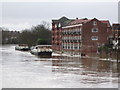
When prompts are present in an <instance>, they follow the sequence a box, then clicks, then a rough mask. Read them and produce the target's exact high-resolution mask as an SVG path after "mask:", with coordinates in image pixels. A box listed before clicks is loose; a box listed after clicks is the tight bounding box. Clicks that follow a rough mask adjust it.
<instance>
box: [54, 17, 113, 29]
mask: <svg viewBox="0 0 120 90" xmlns="http://www.w3.org/2000/svg"><path fill="white" fill-rule="evenodd" d="M94 19H96V18H94ZM94 19H87V18H83V19H78V18H77V19H68V18H67V17H65V16H63V17H61V18H60V19H53V20H52V23H56V24H59V23H60V24H61V26H62V27H64V26H69V25H76V24H85V23H87V22H89V21H91V20H94ZM96 20H97V19H96ZM98 21H100V22H101V23H104V24H107V26H108V27H111V25H110V23H109V20H98Z"/></svg>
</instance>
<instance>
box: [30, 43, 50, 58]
mask: <svg viewBox="0 0 120 90" xmlns="http://www.w3.org/2000/svg"><path fill="white" fill-rule="evenodd" d="M30 53H31V54H34V55H37V56H40V57H51V56H52V46H51V45H37V46H34V47H31V50H30Z"/></svg>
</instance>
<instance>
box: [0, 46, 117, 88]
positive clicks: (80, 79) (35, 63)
mask: <svg viewBox="0 0 120 90" xmlns="http://www.w3.org/2000/svg"><path fill="white" fill-rule="evenodd" d="M0 52H1V53H2V59H0V62H1V63H0V66H2V87H3V88H118V68H117V66H118V65H117V62H111V61H110V60H107V61H106V60H98V59H81V58H79V57H65V56H53V57H52V58H39V57H37V56H35V55H32V54H31V53H30V52H22V51H16V50H15V45H3V46H2V47H0Z"/></svg>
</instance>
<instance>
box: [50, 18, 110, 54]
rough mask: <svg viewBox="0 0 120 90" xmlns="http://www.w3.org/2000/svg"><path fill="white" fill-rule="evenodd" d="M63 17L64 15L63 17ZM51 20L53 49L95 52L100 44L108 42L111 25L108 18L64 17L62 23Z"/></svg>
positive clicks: (77, 52)
mask: <svg viewBox="0 0 120 90" xmlns="http://www.w3.org/2000/svg"><path fill="white" fill-rule="evenodd" d="M64 18H65V17H64ZM56 21H57V22H55V20H53V22H52V32H53V35H52V44H53V50H61V51H65V52H69V53H73V52H74V53H76V54H79V53H81V52H82V53H91V52H95V53H96V52H97V50H98V47H99V46H100V45H104V44H106V43H107V42H108V38H109V36H110V35H111V25H110V23H109V21H108V20H98V19H96V18H94V19H87V18H84V19H78V18H77V19H66V20H65V21H63V22H64V25H62V24H63V23H62V22H59V21H60V19H59V20H56Z"/></svg>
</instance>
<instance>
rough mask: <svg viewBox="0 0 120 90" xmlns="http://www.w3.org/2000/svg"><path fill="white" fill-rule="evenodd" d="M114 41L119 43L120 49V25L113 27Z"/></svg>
mask: <svg viewBox="0 0 120 90" xmlns="http://www.w3.org/2000/svg"><path fill="white" fill-rule="evenodd" d="M112 32H113V40H115V41H116V42H117V41H118V46H119V48H120V24H113V25H112Z"/></svg>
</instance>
